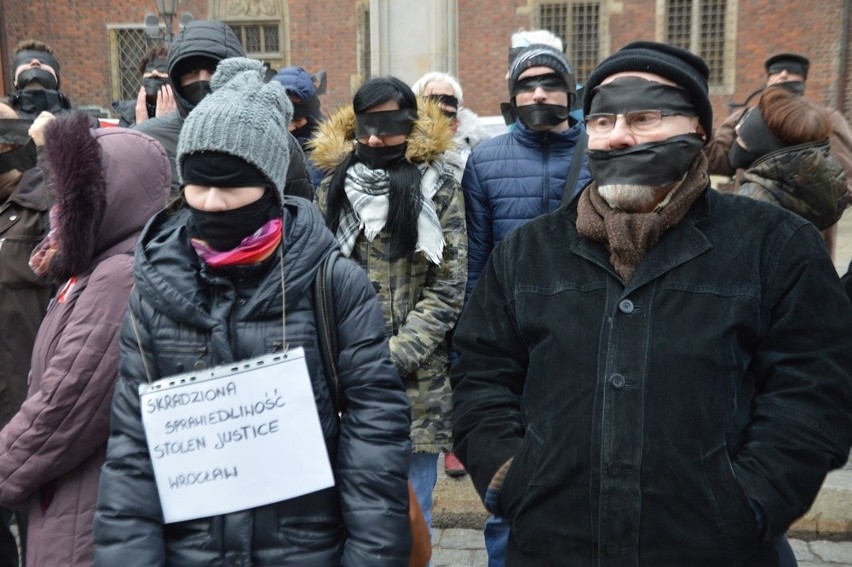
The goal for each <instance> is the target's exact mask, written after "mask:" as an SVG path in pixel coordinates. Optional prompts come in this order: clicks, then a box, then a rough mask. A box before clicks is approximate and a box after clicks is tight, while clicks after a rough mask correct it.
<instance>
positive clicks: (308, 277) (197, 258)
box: [95, 58, 411, 567]
mask: <svg viewBox="0 0 852 567" xmlns="http://www.w3.org/2000/svg"><path fill="white" fill-rule="evenodd" d="M262 77H263V66H262V65H261V63H260V62H258V61H252V60H249V59H245V58H234V59H226V60H224V61H223V62H221V63H220V64H219V67H218V70H217V71H216V73H215V74H214V75H213V77H212V80H211V87H212V91H213V92H212V94H210V95H209V96H207V97H206V98H205V99H204V100H203V101H201V103H200V104H199V105H198V106H197V108H196V109H195V110H193V112H192V113H191V114H190V115H189V117H188V118H187V120H186V122H185V123H184V126H183V129H182V131H181V135H180V141H179V144H178V148H177V154H178V164H179V169H180V172H181V176H182V177H181V181H182V185H181V187H182V191H183V198H184V201H185V204H184V205H183V206H182V207H181V208H180V209H179V210H178V211H177V213H176V214H169V213H168V212H163V213H161V214H159V215H158V216H156V217H154V219H153V220H152V221H151V223H150V224H149V226H148V227H147V229H146V231H145V232H144V234H143V236H142V237H141V239H140V244H139V246H138V248H137V253H136V254H137V255H136V258H137V260H136V267H135V277H136V287H135V290H134V292H133V294H132V296H131V299H130V307H129V316H128V319H127V320H126V321H125V325H124V329H123V331H122V339H121V352H122V361H121V366H120V369H119V379H118V384H117V386H116V394H115V398H114V400H113V406H112V408H113V416H112V431H111V437H110V442H109V446H108V450H107V462H106V464H105V466H104V469H103V475H102V478H101V484H100V493H99V499H98V510H97V513H96V519H95V546H96V558H95V564H96V565H102V566H105V567H106V566H114V565H124V566H126V567H130V566H136V565H138V566H140V567H141V566H145V567H150V566H157V565H187V566H189V565H223V564H229V565H232V564H234V565H235V564H239V565H269V566H273V565H274V566H278V565H288V564H292V565H300V566H301V565H308V566H313V565H316V566H318V567H319V566H323V567H325V566H333V565H381V566H384V565H387V566H400V567H402V566H405V565H408V557H409V551H410V546H411V531H410V524H409V521H408V506H409V496H408V489H407V484H406V482H407V475H408V461H409V456H410V441H409V427H410V415H409V414H410V410H409V402H408V398H407V397H406V393H405V390H404V387H403V384H402V380H401V379H400V377H399V374H398V373H397V371H396V369H395V367H394V366H393V364H392V363H391V361H390V351H389V348H388V342H387V340H386V339H385V333H384V318H383V315H382V312H381V309H380V307H379V304H378V302H377V301H376V295H375V292H374V290H373V287H372V285H371V284H370V282H369V280H368V279H367V276H366V274H365V273H364V272H363V270H361V269H360V268H359V267H358V266H357V265H356V264H354V263H353V262H351V261H349V260H346V259H342V258H339V259H338V260H337V261H336V262H335V264H334V267H333V273H332V280H331V281H332V286H331V287H332V290H333V302H334V312H335V315H336V317H335V319H336V321H337V326H336V334H337V339H338V357H337V360H336V363H337V368H338V371H339V386H340V391H341V394H342V401H343V406H344V407H345V408H346V409H345V411H344V412H343V414H342V416H340V417H339V416H338V414H337V412H336V411H335V407H334V404H333V401H332V396H331V395H330V390H329V384H328V378H327V377H326V369H325V368H324V365H323V363H322V358H321V355H320V350H319V349H320V346H319V344H318V339H317V329H318V326H319V325H318V322H317V321H316V319H315V316H314V305H313V303H314V302H313V290H314V281H315V277H316V271H317V268H318V266H320V265H321V264H322V262H323V260H324V259H325V258H326V257H327V256H328V255H329V254H331V253H332V252H333V251H334V250H335V249H336V248H337V247H338V245H337V243H336V240H335V238H334V236H333V235H332V233H331V232H329V230H328V229H327V228H325V224H324V222H323V220H322V217H321V216H320V214H319V211H318V210H317V209H316V208H315V207H314V205H313V204H312V203H310V202H308V201H306V200H304V199H298V198H291V197H287V196H284V194H283V193H284V190H283V173H284V172H285V171H286V169H287V166H288V160H289V152H288V143H287V140H286V137H285V136H286V132H285V131H284V130H283V129H282V128H281V126H280V125H281V124H286V123H287V122H289V121H290V118H291V116H292V105H291V103H290V102H289V100H288V99H287V95H286V94H285V91H284V89H283V88H282V87H281V85H279V84H277V83H275V82H270V83H268V84H263V83H262ZM282 262H283V264H282ZM285 332H286V335H285ZM296 347H302V348H303V349H304V352H305V363H306V366H307V370H308V373H309V375H310V381H311V384H312V387H313V393H314V399H315V403H316V411H317V414H318V418H319V423H320V427H321V429H322V435H323V437H324V440H325V446H326V447H325V448H326V450H327V454H328V459H329V461H330V463H331V468H332V471H333V473H334V478H335V486H333V487H330V488H325V489H321V490H318V491H315V492H310V493H308V494H304V495H302V496H298V497H295V498H292V499H288V500H284V501H280V502H276V503H272V504H268V505H263V506H254V507H252V506H246V509H244V510H238V511H234V512H230V513H226V514H222V515H218V516H213V517H205V518H197V519H189V520H187V521H180V522H177V523H169V524H164V520H163V506H162V504H161V500H160V498H159V497H158V490H157V484H156V482H155V476H154V471H153V465H152V457H151V453H150V452H149V450H148V447H147V445H146V434H145V429H144V427H143V424H142V421H141V417H140V397H139V393H138V387H139V385H140V384H142V383H145V382H150V381H153V380H158V379H160V378H164V377H168V376H172V375H176V374H180V373H182V372H184V371H187V370H192V369H193V368H195V369H199V368H207V367H215V366H217V365H222V364H227V365H232V364H233V363H234V362H237V361H246V360H248V359H252V358H253V357H257V356H260V355H264V354H267V353H273V352H281V351H282V350H285V349H289V350H288V352H289V351H292V350H293V349H295V348H296ZM236 381H238V379H236ZM298 473H299V471H297V470H294V471H292V474H293V475H296V474H298ZM285 476H287V475H285ZM286 481H287V478H282V479H281V482H286ZM160 496H162V495H160Z"/></svg>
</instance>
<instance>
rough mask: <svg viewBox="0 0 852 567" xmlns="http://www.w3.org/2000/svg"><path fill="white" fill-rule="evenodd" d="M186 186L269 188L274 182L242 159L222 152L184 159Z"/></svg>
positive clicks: (204, 153)
mask: <svg viewBox="0 0 852 567" xmlns="http://www.w3.org/2000/svg"><path fill="white" fill-rule="evenodd" d="M182 173H183V183H184V185H190V184H191V185H202V186H204V187H222V188H228V187H269V186H271V185H272V180H271V179H267V178H266V176H264V175H263V173H261V171H260V170H259V169H258V168H257V167H255V166H254V165H252V164H250V163H248V162H247V161H245V160H244V159H242V158H238V157H237V156H233V155H231V154H226V153H221V152H199V153H196V154H189V155H188V156H186V157H185V158H183V171H182Z"/></svg>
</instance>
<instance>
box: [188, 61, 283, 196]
mask: <svg viewBox="0 0 852 567" xmlns="http://www.w3.org/2000/svg"><path fill="white" fill-rule="evenodd" d="M263 74H264V68H263V64H262V63H261V62H260V61H256V60H254V59H248V58H245V57H232V58H230V59H223V60H222V61H221V62H220V63H219V66H218V67H217V68H216V72H215V73H214V74H213V78H212V79H211V80H210V87H211V89H212V91H213V92H212V93H210V94H209V95H207V96H206V97H204V99H202V101H201V102H200V103H198V106H196V107H195V108H194V109H193V110H192V112H190V113H189V116H187V117H186V120H185V121H184V123H183V127H182V128H181V131H180V138H179V139H178V147H177V162H178V172H180V175H181V183H183V178H182V172H183V165H184V159H185V158H186V156H188V155H189V154H194V153H198V152H222V153H226V154H230V155H233V156H236V157H238V158H241V159H243V160H244V161H246V162H248V163H250V164H252V165H253V166H255V167H256V168H258V169H259V170H260V171H261V172H262V173H263V174H264V175H265V176H266V177H267V178H268V179H269V181H270V182H271V183H273V184H274V185H275V187H276V188H277V189H278V194H279V196H280V197H281V198H282V200H283V195H284V185H285V183H286V180H287V168H288V167H289V165H290V145H289V143H288V140H287V125H288V124H289V123H290V120H291V118H292V116H293V104H292V103H291V102H290V98H289V97H288V96H287V93H286V91H285V90H284V87H282V86H281V84H280V83H278V82H276V81H270V82H269V83H264V82H263Z"/></svg>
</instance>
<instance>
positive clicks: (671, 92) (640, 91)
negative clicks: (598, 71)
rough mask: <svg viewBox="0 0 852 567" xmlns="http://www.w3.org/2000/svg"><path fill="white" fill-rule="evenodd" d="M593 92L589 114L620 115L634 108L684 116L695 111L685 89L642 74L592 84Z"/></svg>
mask: <svg viewBox="0 0 852 567" xmlns="http://www.w3.org/2000/svg"><path fill="white" fill-rule="evenodd" d="M593 92H594V98H593V99H592V103H591V105H590V108H589V114H598V113H603V114H622V113H625V112H630V111H633V110H662V111H664V112H670V113H674V114H683V115H685V116H695V115H696V114H697V112H696V110H695V106H694V105H693V104H692V100H691V99H690V97H689V93H688V92H686V90H684V89H682V88H680V87H674V86H671V85H665V84H663V83H660V82H657V81H649V80H648V79H643V78H641V77H619V78H617V79H615V80H614V81H612V82H610V83H607V84H605V85H600V86H597V87H595V90H594V91H593Z"/></svg>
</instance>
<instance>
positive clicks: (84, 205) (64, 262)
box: [40, 112, 171, 281]
mask: <svg viewBox="0 0 852 567" xmlns="http://www.w3.org/2000/svg"><path fill="white" fill-rule="evenodd" d="M89 126H90V123H89V118H88V116H87V115H86V114H84V113H81V112H75V113H72V114H68V115H64V116H60V117H57V118H56V119H55V120H53V121H52V122H51V123H50V124H48V125H47V127H46V129H45V139H46V140H47V141H46V143H45V145H44V156H43V163H44V169H45V172H46V177H47V180H48V186H49V187H50V191H51V194H52V196H53V203H54V205H53V209H52V210H51V224H52V226H51V233H50V234H49V235H48V237H47V239H46V240H52V242H51V247H53V248H54V249H55V256H54V257H53V258H52V259H51V260H50V261H49V269H48V273H49V275H50V276H52V277H54V278H56V279H57V280H60V281H61V280H64V279H67V278H68V277H70V276H72V275H79V274H82V273H84V272H85V271H87V270H88V269H89V268H90V267H91V265H92V264H94V263H95V261H96V260H98V259H99V258H102V257H106V256H108V255H112V254H114V253H116V254H117V253H126V252H132V250H133V246H134V244H135V241H136V238H137V237H138V235H139V233H140V232H141V230H142V228H143V227H144V226H145V223H146V222H147V221H148V219H149V218H150V217H152V216H153V215H154V214H155V213H156V212H157V211H159V210H160V209H161V208H163V206H164V205H165V202H166V198H167V197H168V194H169V190H170V187H171V166H170V165H169V158H168V156H166V152H165V151H164V150H163V148H162V146H160V144H159V143H157V141H156V140H154V139H153V138H151V137H149V136H146V135H145V134H142V133H141V132H137V131H135V130H128V129H126V128H104V129H102V130H92V129H90V127H89ZM43 247H44V244H43V245H42V246H40V248H43Z"/></svg>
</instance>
